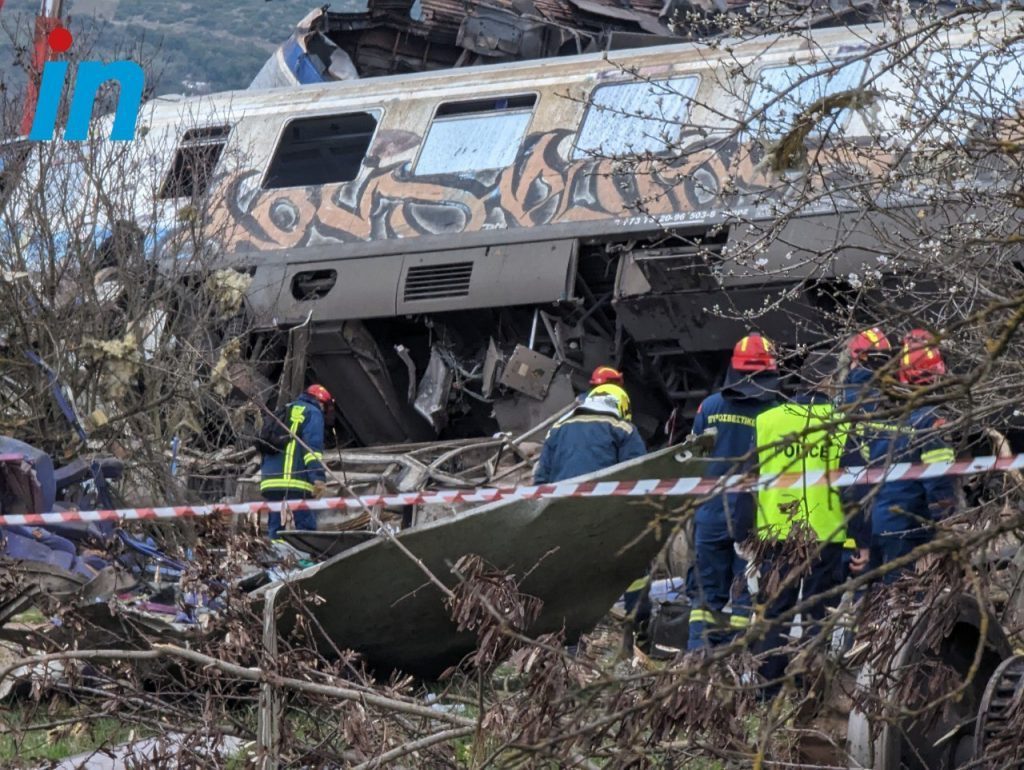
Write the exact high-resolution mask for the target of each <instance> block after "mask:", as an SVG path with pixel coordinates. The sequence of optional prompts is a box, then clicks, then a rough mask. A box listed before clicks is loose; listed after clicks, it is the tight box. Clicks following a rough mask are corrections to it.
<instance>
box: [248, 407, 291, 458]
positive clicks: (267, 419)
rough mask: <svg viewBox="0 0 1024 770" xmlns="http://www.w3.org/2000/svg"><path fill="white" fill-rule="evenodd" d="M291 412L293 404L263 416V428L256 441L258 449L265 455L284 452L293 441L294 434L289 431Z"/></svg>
mask: <svg viewBox="0 0 1024 770" xmlns="http://www.w3.org/2000/svg"><path fill="white" fill-rule="evenodd" d="M289 412H291V404H289V405H288V406H284V407H281V408H280V409H278V410H277V411H276V412H274V415H273V417H271V416H270V415H264V416H263V427H262V428H260V435H259V437H258V438H257V439H256V448H257V449H259V450H260V452H262V453H263V454H265V455H273V454H278V453H280V452H283V451H284V449H285V447H286V446H288V442H289V441H291V440H292V434H291V432H289V430H288V414H289Z"/></svg>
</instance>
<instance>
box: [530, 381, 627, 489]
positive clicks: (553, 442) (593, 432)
mask: <svg viewBox="0 0 1024 770" xmlns="http://www.w3.org/2000/svg"><path fill="white" fill-rule="evenodd" d="M628 415H629V397H628V396H627V395H626V391H624V390H623V389H622V388H620V387H619V386H617V385H610V384H608V385H599V386H597V387H596V388H594V389H593V390H591V391H590V392H589V393H588V394H587V396H586V398H585V399H584V400H583V403H582V404H580V405H579V406H577V407H576V408H575V409H573V410H572V412H570V413H569V414H568V415H567V416H566V417H564V418H562V419H561V420H559V421H558V422H556V423H555V424H554V426H553V427H552V428H551V430H550V431H549V432H548V435H547V438H546V439H544V448H543V449H542V450H541V453H540V462H538V463H537V469H536V471H535V472H534V475H533V479H534V483H536V484H548V483H554V482H556V481H562V480H563V479H569V478H573V477H575V476H582V475H583V474H585V473H593V472H594V471H598V470H601V469H602V468H608V467H610V466H612V465H616V464H618V463H621V462H625V461H626V460H632V459H633V458H634V457H640V456H641V455H643V454H644V453H645V452H646V451H647V450H646V448H645V447H644V441H643V439H642V438H640V433H639V431H637V429H636V426H634V425H633V424H632V423H631V422H629V419H628Z"/></svg>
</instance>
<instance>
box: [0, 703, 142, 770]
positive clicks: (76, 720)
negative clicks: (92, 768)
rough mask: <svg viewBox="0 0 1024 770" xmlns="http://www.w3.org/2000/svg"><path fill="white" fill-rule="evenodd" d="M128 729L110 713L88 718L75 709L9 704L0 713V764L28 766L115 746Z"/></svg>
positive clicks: (0, 765)
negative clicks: (11, 705) (28, 707)
mask: <svg viewBox="0 0 1024 770" xmlns="http://www.w3.org/2000/svg"><path fill="white" fill-rule="evenodd" d="M132 729H133V728H132V727H131V726H129V725H125V724H123V723H121V722H119V721H118V720H116V719H113V718H110V717H103V718H90V717H88V716H87V715H84V712H82V711H80V710H78V709H67V708H65V709H58V710H51V711H50V713H47V711H46V710H44V709H32V710H31V712H30V711H28V710H27V709H23V708H13V709H10V710H8V711H5V712H4V713H3V715H2V716H0V767H17V766H19V765H20V766H31V765H33V764H37V763H38V762H40V761H44V760H59V759H66V758H67V757H71V756H74V755H75V754H81V753H84V752H88V751H94V750H96V749H99V748H102V747H105V746H116V745H118V744H121V743H124V742H125V741H127V740H128V739H129V737H130V736H131V733H132ZM136 734H138V732H137V731H136Z"/></svg>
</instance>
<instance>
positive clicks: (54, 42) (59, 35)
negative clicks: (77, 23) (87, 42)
mask: <svg viewBox="0 0 1024 770" xmlns="http://www.w3.org/2000/svg"><path fill="white" fill-rule="evenodd" d="M46 42H47V43H48V44H49V46H50V50H51V51H56V52H57V53H64V52H65V51H66V50H68V49H69V48H70V47H71V44H72V43H73V42H75V39H74V37H72V36H71V33H70V32H68V31H67V30H66V29H64V27H57V28H56V29H55V30H53V32H51V33H50V34H49V36H48V37H47V38H46Z"/></svg>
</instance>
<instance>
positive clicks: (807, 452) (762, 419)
mask: <svg viewBox="0 0 1024 770" xmlns="http://www.w3.org/2000/svg"><path fill="white" fill-rule="evenodd" d="M829 363H830V360H829V357H828V356H826V355H823V354H812V355H811V356H810V357H809V358H808V360H807V362H805V364H804V366H803V367H802V368H801V372H800V374H801V380H802V382H803V385H802V387H801V388H800V391H799V392H798V394H797V395H796V396H795V398H794V399H793V401H792V402H790V403H784V404H779V405H778V406H774V407H772V408H770V409H768V410H767V411H764V412H762V413H761V414H759V415H758V416H757V418H756V419H755V432H756V437H755V442H756V446H757V461H758V467H759V471H760V474H761V476H762V477H765V476H768V477H769V478H770V477H775V476H778V475H780V474H784V473H800V474H806V473H810V472H815V471H832V470H835V469H836V468H838V467H839V466H840V463H841V461H842V459H843V456H844V454H845V447H846V441H847V436H846V432H847V426H846V425H845V424H844V422H843V418H842V414H841V413H840V412H838V411H837V410H836V409H835V408H834V407H833V405H832V403H831V401H830V398H829V393H828V380H829V377H830V374H831V371H832V367H830V366H829ZM797 528H798V529H797ZM757 536H758V539H759V540H760V541H762V542H763V543H764V544H765V547H764V548H763V549H761V553H762V554H763V556H762V561H761V564H760V571H761V580H760V581H759V585H760V591H761V594H760V596H759V597H758V604H759V605H760V606H762V607H764V608H765V609H764V617H765V619H766V620H768V621H773V620H774V619H776V618H782V617H783V616H786V617H784V618H783V619H782V620H780V621H778V622H774V623H772V622H770V623H769V626H768V629H767V631H766V634H765V636H764V638H763V640H762V642H761V645H760V651H762V652H771V651H772V650H774V649H777V648H778V647H780V646H782V636H783V634H784V632H785V631H786V629H788V627H789V625H790V623H791V622H792V620H793V618H792V617H791V616H787V613H788V612H789V610H791V609H792V608H793V607H794V606H795V605H796V603H797V601H798V599H799V598H800V596H801V585H802V596H803V598H804V599H805V600H806V599H808V598H810V597H814V596H817V595H820V594H822V593H824V592H826V591H828V590H829V589H831V588H834V587H835V586H837V585H839V584H840V583H842V582H843V581H844V580H845V577H846V575H845V572H846V569H845V566H844V559H843V546H844V543H845V542H846V540H847V537H848V536H850V537H852V538H853V539H854V541H855V543H856V545H857V547H858V548H859V549H860V553H859V554H858V558H856V559H855V560H854V561H853V562H852V564H851V566H850V569H851V571H854V572H859V571H860V570H861V569H863V567H864V566H865V564H866V563H867V556H868V541H869V533H868V531H866V528H865V527H864V526H863V521H862V517H860V516H859V515H858V516H856V517H855V518H854V519H853V520H852V521H851V522H850V525H849V527H848V526H847V522H846V519H845V517H844V512H843V502H842V499H841V497H840V494H839V491H838V490H837V489H835V488H833V487H830V486H827V485H821V486H800V485H794V486H786V487H778V488H769V489H763V490H760V491H758V493H757ZM793 540H799V542H800V543H801V544H802V545H803V544H810V545H812V546H813V550H812V551H810V552H809V553H808V551H807V550H806V549H804V548H799V547H793V546H791V547H789V548H787V541H791V542H792V541H793ZM794 570H796V571H797V574H798V575H799V574H802V575H803V578H802V580H800V579H797V578H796V577H795V576H794ZM773 573H774V574H773ZM772 577H774V578H777V579H770V578H772ZM768 586H773V587H774V588H773V589H772V593H771V594H769V593H768ZM831 603H834V599H832V600H827V599H822V600H821V601H819V602H818V603H816V604H815V605H813V606H812V607H811V608H810V609H809V610H807V611H806V612H801V621H802V622H803V623H804V637H805V638H807V637H808V636H810V634H811V633H813V632H814V630H815V629H813V628H811V627H809V625H808V623H807V621H808V620H812V621H815V622H820V621H821V619H822V618H824V616H825V610H826V607H827V606H828V604H831ZM785 665H786V657H785V656H784V655H769V656H768V657H767V658H766V660H765V662H764V663H763V664H762V666H761V672H760V673H761V675H762V676H763V677H764V679H765V680H766V681H767V682H768V686H767V687H766V688H765V691H764V694H765V695H772V694H774V693H775V692H776V691H777V690H778V688H779V684H778V680H779V678H780V677H781V676H782V673H783V670H784V668H785Z"/></svg>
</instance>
